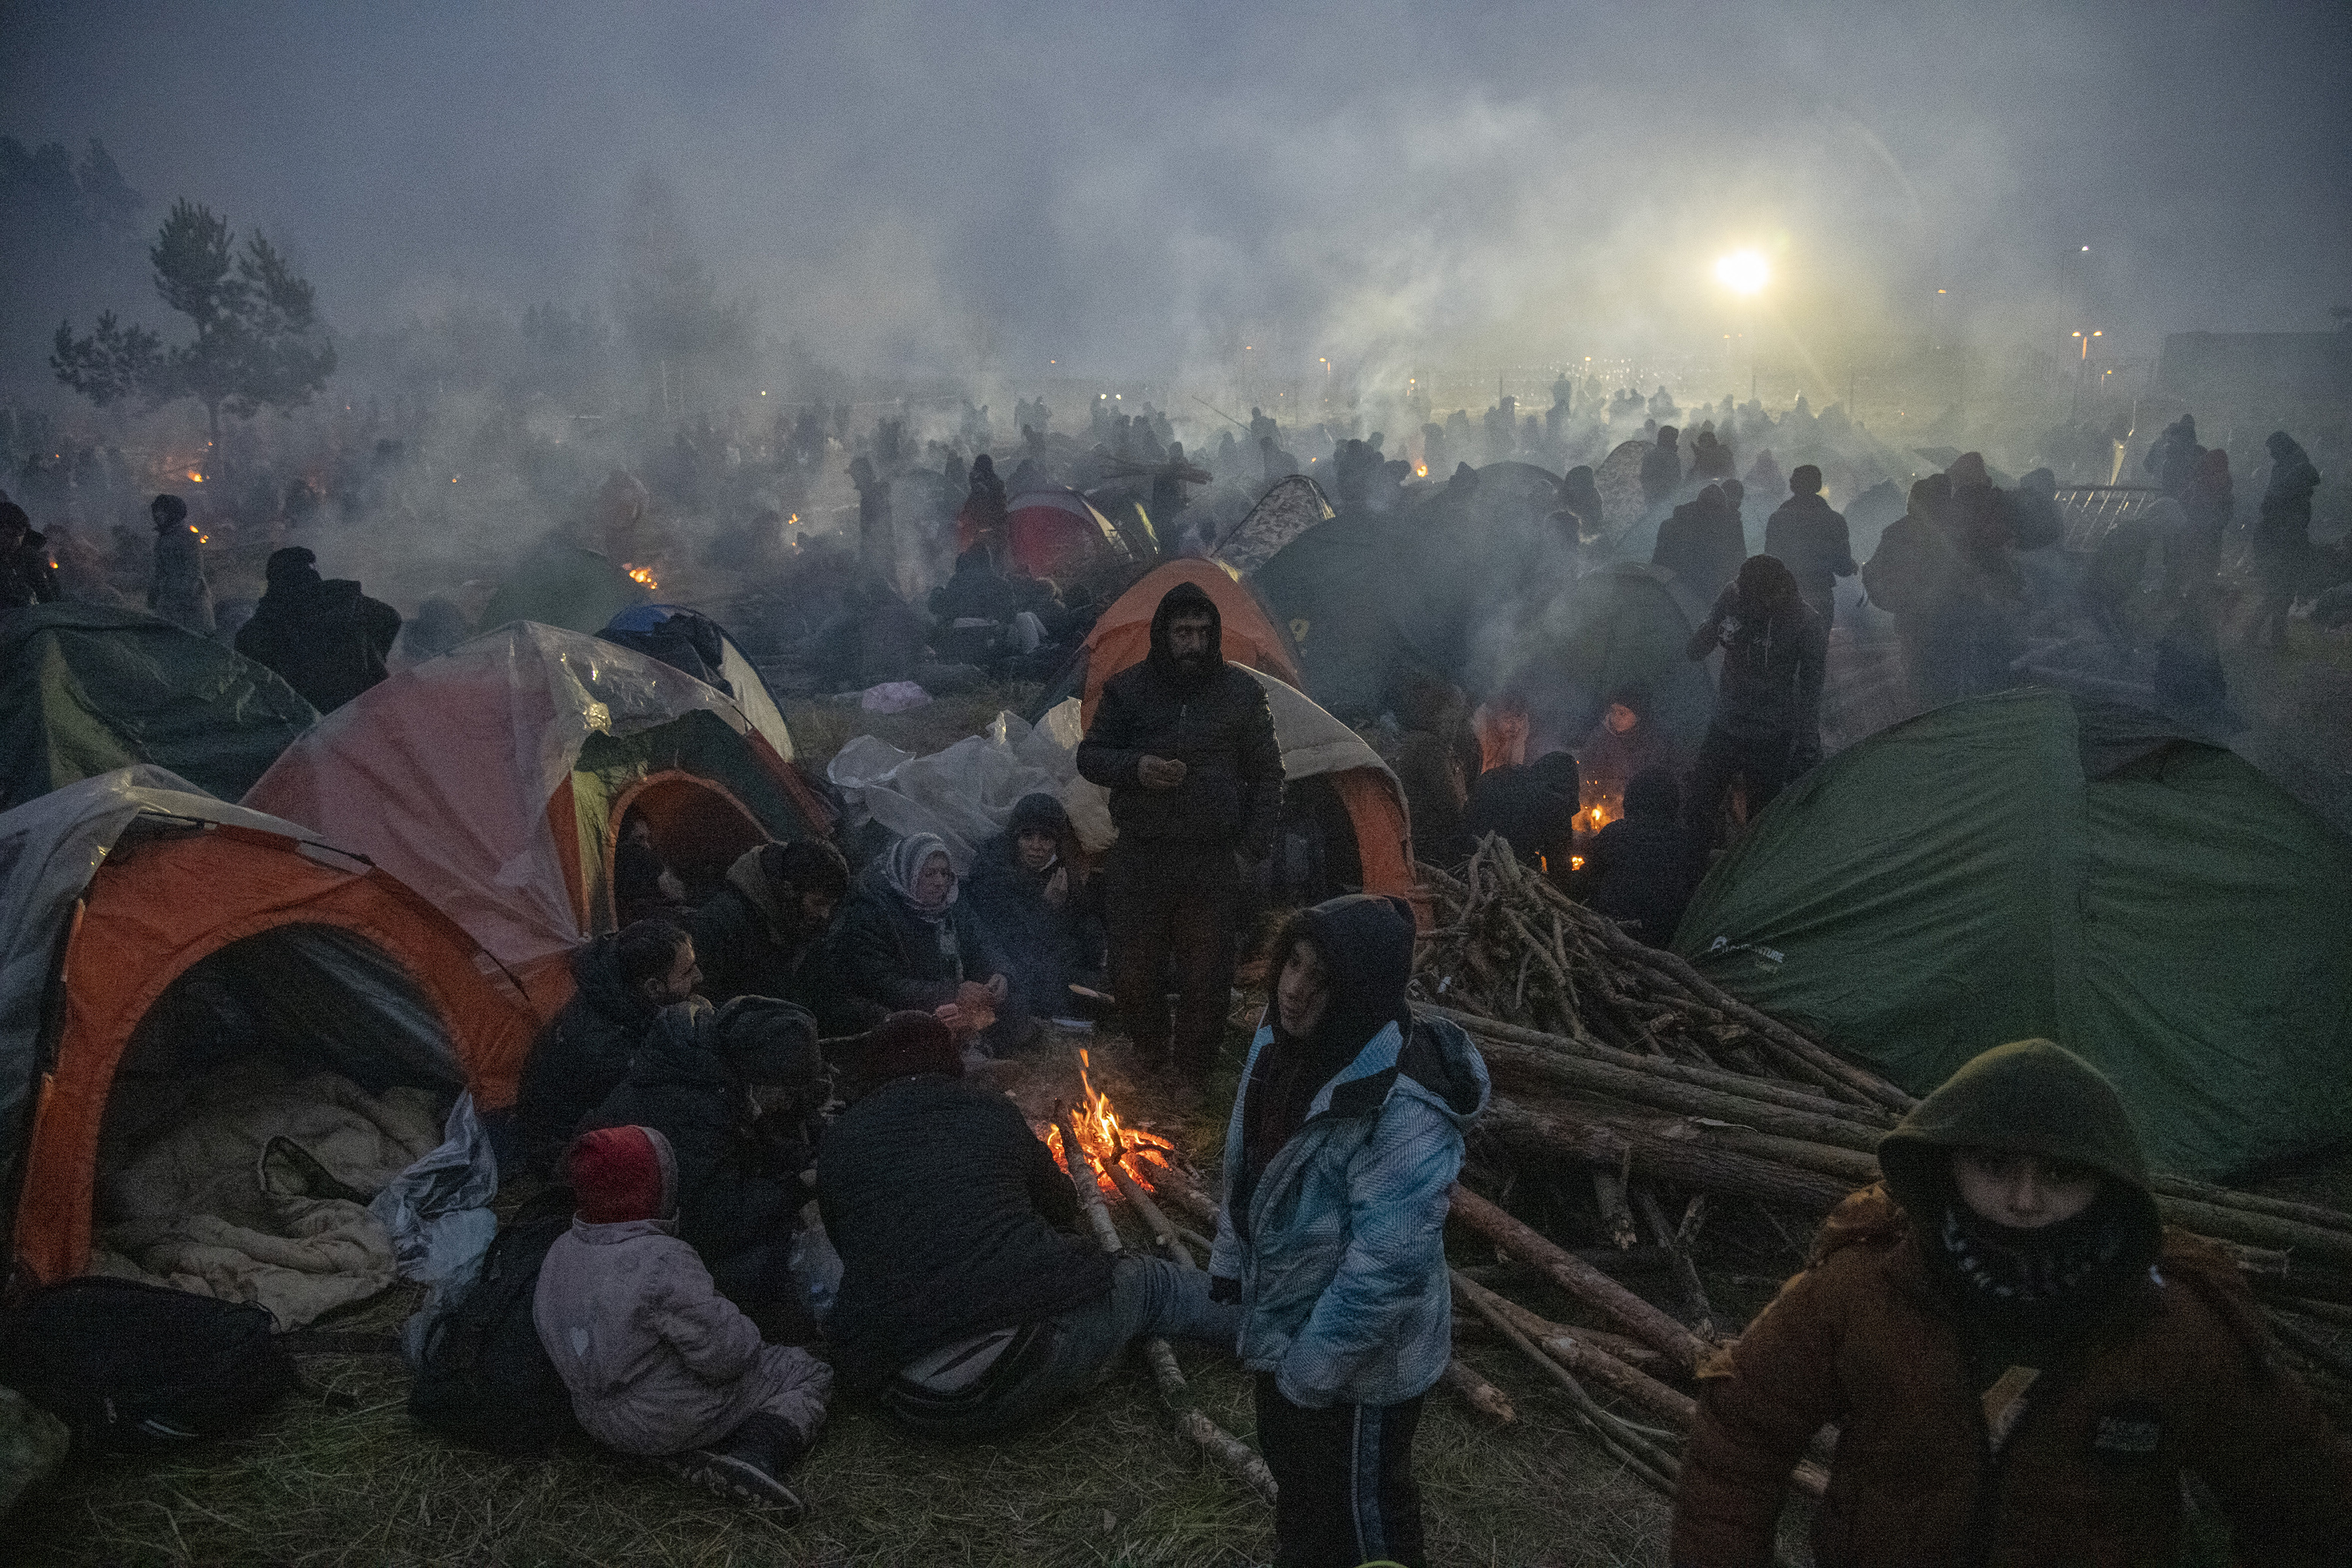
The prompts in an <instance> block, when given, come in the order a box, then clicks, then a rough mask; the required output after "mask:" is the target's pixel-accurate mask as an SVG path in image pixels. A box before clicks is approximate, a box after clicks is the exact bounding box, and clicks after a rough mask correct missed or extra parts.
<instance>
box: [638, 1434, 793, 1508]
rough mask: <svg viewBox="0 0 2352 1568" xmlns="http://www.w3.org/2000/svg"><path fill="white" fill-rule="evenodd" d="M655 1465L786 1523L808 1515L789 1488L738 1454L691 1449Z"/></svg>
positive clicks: (764, 1469) (756, 1464) (714, 1449)
mask: <svg viewBox="0 0 2352 1568" xmlns="http://www.w3.org/2000/svg"><path fill="white" fill-rule="evenodd" d="M655 1462H656V1464H658V1465H660V1466H661V1468H663V1469H665V1470H667V1471H668V1472H669V1473H670V1474H671V1475H673V1476H676V1477H677V1479H679V1480H682V1481H684V1482H685V1483H686V1484H687V1485H688V1486H693V1487H700V1488H702V1489H704V1490H705V1491H712V1492H717V1493H718V1494H719V1496H721V1497H726V1498H732V1499H734V1500H736V1501H737V1502H740V1503H743V1504H746V1505H748V1506H750V1507H752V1508H757V1509H761V1510H765V1511H767V1512H771V1513H779V1514H782V1515H783V1516H784V1518H785V1521H786V1522H788V1523H789V1522H790V1521H793V1520H797V1519H798V1518H800V1517H801V1515H803V1513H806V1512H807V1511H808V1510H807V1508H806V1506H805V1505H804V1504H803V1503H802V1501H801V1500H800V1497H799V1495H798V1494H797V1493H795V1492H794V1491H793V1489H792V1488H790V1487H788V1486H786V1485H784V1483H783V1482H782V1480H781V1479H778V1478H777V1477H776V1476H775V1475H773V1474H772V1473H771V1472H770V1471H769V1470H767V1469H766V1468H763V1467H761V1465H759V1464H758V1463H756V1462H755V1461H753V1460H751V1458H746V1457H745V1456H744V1455H741V1454H730V1453H723V1452H721V1451H719V1450H718V1449H716V1448H690V1449H688V1451H687V1452H685V1453H683V1454H668V1455H665V1456H663V1457H662V1458H659V1459H657V1460H656V1461H655Z"/></svg>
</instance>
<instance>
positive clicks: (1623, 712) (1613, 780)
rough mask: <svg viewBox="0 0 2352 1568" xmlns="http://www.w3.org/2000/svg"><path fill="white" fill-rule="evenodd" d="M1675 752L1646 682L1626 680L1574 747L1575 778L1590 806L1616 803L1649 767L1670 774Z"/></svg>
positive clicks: (1670, 736) (1605, 699) (1654, 697)
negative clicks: (1607, 800)
mask: <svg viewBox="0 0 2352 1568" xmlns="http://www.w3.org/2000/svg"><path fill="white" fill-rule="evenodd" d="M1676 752H1677V748H1676V747H1675V738H1674V737H1673V736H1672V735H1669V734H1667V733H1666V731H1665V728H1664V725H1662V724H1661V723H1659V721H1658V719H1657V699H1656V696H1655V694H1654V693H1653V692H1652V690H1651V689H1650V683H1649V682H1648V681H1646V680H1629V681H1627V682H1625V684H1624V685H1622V686H1620V687H1618V688H1616V689H1614V690H1612V691H1611V692H1610V693H1609V695H1608V696H1607V697H1606V698H1604V699H1603V700H1602V704H1601V721H1600V722H1599V723H1597V724H1595V725H1593V726H1592V730H1591V733H1589V734H1587V735H1586V736H1585V737H1584V743H1583V744H1582V745H1580V746H1578V747H1577V748H1576V770H1577V778H1578V781H1579V783H1580V785H1581V788H1582V792H1583V795H1584V796H1585V798H1589V799H1591V801H1592V802H1593V804H1595V805H1599V804H1601V801H1602V799H1604V798H1605V797H1607V796H1609V795H1615V796H1616V797H1617V798H1618V800H1619V801H1620V802H1622V801H1623V800H1624V798H1625V789H1626V786H1627V785H1628V784H1631V783H1632V782H1633V779H1634V777H1635V776H1636V775H1638V774H1640V773H1645V772H1647V771H1648V770H1650V769H1652V768H1665V769H1667V770H1669V771H1670V772H1671V771H1672V769H1673V768H1674V766H1675V762H1676V761H1677V756H1676ZM1579 804H1580V805H1581V802H1580V803H1579Z"/></svg>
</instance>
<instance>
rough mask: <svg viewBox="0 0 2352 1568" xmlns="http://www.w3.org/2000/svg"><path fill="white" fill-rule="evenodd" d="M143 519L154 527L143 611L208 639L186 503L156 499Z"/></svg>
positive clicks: (205, 593) (209, 596) (209, 607)
mask: <svg viewBox="0 0 2352 1568" xmlns="http://www.w3.org/2000/svg"><path fill="white" fill-rule="evenodd" d="M147 515H148V517H149V519H150V520H151V521H153V523H154V524H155V564H154V575H153V577H152V578H151V579H150V580H149V582H148V584H147V607H148V608H149V609H151V610H152V611H154V612H155V613H156V614H157V615H159V616H163V618H164V619H165V620H167V621H170V622H171V623H172V624H173V625H174V626H184V627H185V628H186V629H188V630H189V631H192V632H194V633H195V634H196V635H197V636H198V637H210V636H212V635H213V590H212V584H209V583H207V582H205V551H204V536H203V535H202V534H200V533H199V532H197V531H196V525H195V524H194V523H193V522H190V521H188V503H187V502H186V501H184V500H181V499H180V498H179V497H178V496H175V495H160V496H157V497H156V498H155V499H154V500H153V501H152V502H150V503H149V505H148V508H147ZM313 706H314V707H315V706H316V704H313Z"/></svg>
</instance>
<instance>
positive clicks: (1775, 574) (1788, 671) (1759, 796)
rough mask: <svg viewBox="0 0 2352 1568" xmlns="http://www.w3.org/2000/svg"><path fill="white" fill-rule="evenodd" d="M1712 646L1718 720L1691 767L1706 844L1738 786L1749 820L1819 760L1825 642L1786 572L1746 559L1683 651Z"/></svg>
mask: <svg viewBox="0 0 2352 1568" xmlns="http://www.w3.org/2000/svg"><path fill="white" fill-rule="evenodd" d="M1718 647H1719V648H1721V649H1723V670H1722V673H1721V675H1720V676H1719V677H1718V678H1717V681H1716V689H1715V713H1714V716H1713V717H1712V718H1711V719H1709V720H1708V721H1707V726H1706V739H1704V740H1703V741H1701V742H1699V748H1698V761H1697V763H1696V764H1694V765H1693V767H1692V769H1691V798H1690V801H1689V803H1688V805H1689V809H1690V814H1691V826H1692V827H1693V828H1694V829H1696V831H1697V832H1698V833H1699V834H1700V835H1701V836H1702V837H1704V838H1705V839H1706V840H1708V841H1710V842H1711V841H1712V840H1713V838H1714V837H1715V826H1716V820H1717V817H1718V816H1720V815H1721V813H1722V811H1723V801H1724V796H1725V795H1727V794H1729V793H1730V790H1731V784H1732V781H1733V780H1734V779H1739V780H1742V781H1744V782H1745V784H1746V786H1747V799H1748V820H1749V821H1751V822H1752V821H1754V820H1755V818H1756V816H1757V815H1758V814H1759V813H1760V812H1761V811H1762V810H1763V809H1764V808H1765V807H1766V806H1768V805H1771V804H1772V800H1773V797H1774V796H1776V795H1779V794H1780V791H1781V789H1782V788H1783V787H1784V786H1786V785H1787V784H1788V783H1789V782H1790V780H1791V779H1794V778H1796V777H1797V776H1798V775H1799V774H1801V773H1804V772H1805V770H1807V769H1808V768H1810V767H1811V766H1812V765H1813V764H1814V763H1817V762H1820V761H1821V760H1822V679H1823V676H1824V674H1825V673H1826V671H1827V669H1828V667H1829V635H1828V633H1826V632H1825V631H1823V630H1822V618H1821V616H1817V615H1815V614H1813V612H1812V610H1811V607H1810V606H1808V605H1806V603H1805V600H1804V596H1803V595H1801V594H1800V593H1798V592H1797V580H1796V578H1795V577H1793V576H1791V575H1790V573H1789V569H1788V567H1786V566H1784V565H1782V564H1781V563H1780V562H1779V561H1777V560H1775V559H1774V558H1773V557H1771V556H1769V555H1751V556H1749V557H1748V560H1747V563H1745V564H1744V565H1742V566H1741V567H1740V568H1739V576H1738V581H1736V582H1734V583H1733V584H1731V586H1729V587H1728V588H1726V589H1725V590H1724V591H1723V595H1722V596H1721V597H1720V598H1718V599H1717V600H1716V602H1715V609H1714V612H1713V613H1712V614H1710V615H1709V616H1707V618H1706V621H1705V622H1704V623H1703V624H1702V625H1701V626H1699V628H1698V630H1696V632H1693V633H1692V634H1691V639H1690V646H1689V647H1687V648H1685V650H1684V651H1685V653H1687V654H1688V655H1689V656H1690V657H1691V658H1693V659H1701V658H1706V656H1707V655H1708V654H1710V653H1713V652H1714V651H1715V650H1716V649H1717V648H1718Z"/></svg>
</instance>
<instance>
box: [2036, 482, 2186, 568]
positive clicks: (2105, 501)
mask: <svg viewBox="0 0 2352 1568" xmlns="http://www.w3.org/2000/svg"><path fill="white" fill-rule="evenodd" d="M2163 496H2164V492H2163V491H2162V490H2160V489H2157V488H2156V487H2155V486H2154V485H2061V486H2059V487H2058V508H2059V510H2061V511H2063V513H2065V516H2066V548H2067V549H2069V550H2071V551H2074V552H2077V553H2080V554H2084V555H2088V554H2090V553H2092V552H2094V551H2095V550H2097V549H2098V548H2099V541H2100V540H2102V539H2105V537H2106V535H2107V531H2108V530H2109V529H2111V528H2113V527H2115V525H2116V524H2117V523H2119V522H2125V521H2129V520H2130V519H2132V518H2135V517H2137V516H2139V515H2140V514H2141V513H2142V512H2144V511H2146V510H2147V509H2148V508H2149V507H2151V506H2153V505H2155V504H2156V503H2157V502H2158V500H2162V499H2163Z"/></svg>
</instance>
